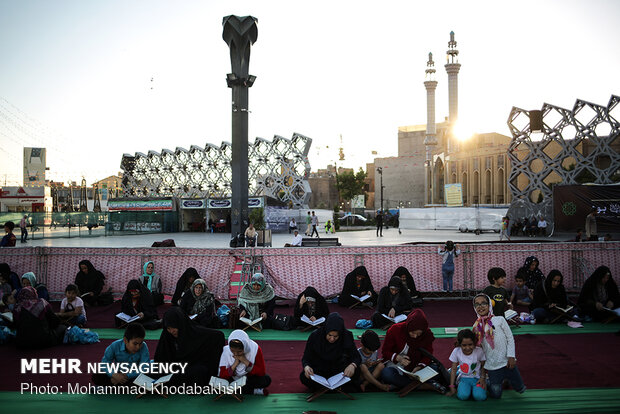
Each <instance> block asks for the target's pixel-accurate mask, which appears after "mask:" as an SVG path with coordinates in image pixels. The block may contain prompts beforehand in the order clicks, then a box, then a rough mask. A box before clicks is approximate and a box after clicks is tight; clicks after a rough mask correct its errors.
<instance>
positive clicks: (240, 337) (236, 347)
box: [220, 329, 271, 396]
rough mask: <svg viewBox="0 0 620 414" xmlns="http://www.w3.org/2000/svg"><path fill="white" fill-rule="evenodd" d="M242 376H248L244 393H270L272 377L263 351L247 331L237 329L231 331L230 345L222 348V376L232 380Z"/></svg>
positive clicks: (243, 388)
mask: <svg viewBox="0 0 620 414" xmlns="http://www.w3.org/2000/svg"><path fill="white" fill-rule="evenodd" d="M241 377H246V383H245V385H244V386H243V387H242V388H241V392H242V393H243V394H255V395H264V396H267V395H269V390H267V387H268V386H269V385H270V384H271V377H270V376H269V375H267V373H266V370H265V359H264V358H263V351H262V349H261V348H260V346H258V344H257V343H256V342H254V341H253V340H251V339H250V337H249V336H248V334H247V333H245V331H242V330H241V329H237V330H235V331H232V332H231V333H230V336H229V337H228V345H226V346H225V347H224V349H223V350H222V357H221V358H220V378H223V379H225V380H228V381H230V380H231V379H232V380H238V379H239V378H241Z"/></svg>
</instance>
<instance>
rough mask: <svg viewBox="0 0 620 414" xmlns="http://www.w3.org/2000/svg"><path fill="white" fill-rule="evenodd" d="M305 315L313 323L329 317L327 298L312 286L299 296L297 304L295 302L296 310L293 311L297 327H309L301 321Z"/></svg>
mask: <svg viewBox="0 0 620 414" xmlns="http://www.w3.org/2000/svg"><path fill="white" fill-rule="evenodd" d="M303 315H306V316H307V317H308V318H309V319H310V320H311V321H313V322H314V321H316V320H317V319H321V318H325V319H327V317H328V316H329V308H328V307H327V301H325V298H324V297H323V296H321V294H320V293H319V292H318V291H317V290H316V289H315V288H313V287H312V286H308V287H307V288H306V289H305V290H304V291H303V292H301V293H300V294H299V296H297V302H295V309H294V310H293V318H294V321H293V322H294V325H295V326H298V327H305V326H307V324H306V323H304V322H302V321H301V317H302V316H303Z"/></svg>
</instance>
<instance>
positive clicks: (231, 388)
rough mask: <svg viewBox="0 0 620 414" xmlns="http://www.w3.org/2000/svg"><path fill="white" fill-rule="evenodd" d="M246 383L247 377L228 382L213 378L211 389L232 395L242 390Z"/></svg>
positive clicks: (210, 382) (210, 383)
mask: <svg viewBox="0 0 620 414" xmlns="http://www.w3.org/2000/svg"><path fill="white" fill-rule="evenodd" d="M246 381H247V377H246V376H245V375H244V376H243V377H241V378H239V379H237V380H235V381H227V380H225V379H223V378H218V377H211V380H210V381H209V385H210V386H211V388H214V389H216V390H217V391H221V392H223V393H224V394H232V393H234V392H235V389H241V387H243V386H244V385H245V383H246Z"/></svg>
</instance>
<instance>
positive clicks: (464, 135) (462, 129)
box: [452, 121, 474, 142]
mask: <svg viewBox="0 0 620 414" xmlns="http://www.w3.org/2000/svg"><path fill="white" fill-rule="evenodd" d="M452 134H453V135H454V136H455V137H456V139H458V140H459V141H461V142H463V141H467V140H468V139H470V138H471V137H472V136H473V135H474V129H473V127H472V126H471V125H468V124H466V123H464V122H462V121H457V122H456V124H455V125H454V126H453V127H452Z"/></svg>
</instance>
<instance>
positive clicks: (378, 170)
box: [377, 167, 383, 213]
mask: <svg viewBox="0 0 620 414" xmlns="http://www.w3.org/2000/svg"><path fill="white" fill-rule="evenodd" d="M377 172H378V173H379V175H380V176H381V187H380V188H381V212H382V213H383V167H377Z"/></svg>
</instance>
